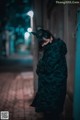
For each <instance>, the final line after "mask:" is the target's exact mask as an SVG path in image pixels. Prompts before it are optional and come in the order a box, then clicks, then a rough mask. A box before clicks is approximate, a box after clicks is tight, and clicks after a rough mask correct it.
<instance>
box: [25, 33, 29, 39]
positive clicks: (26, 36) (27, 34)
mask: <svg viewBox="0 0 80 120" xmlns="http://www.w3.org/2000/svg"><path fill="white" fill-rule="evenodd" d="M29 36H30V34H29V33H28V32H25V33H24V38H25V40H27V39H28V38H29Z"/></svg>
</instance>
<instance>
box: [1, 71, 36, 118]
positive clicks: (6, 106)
mask: <svg viewBox="0 0 80 120" xmlns="http://www.w3.org/2000/svg"><path fill="white" fill-rule="evenodd" d="M33 89H34V88H33V72H21V73H9V72H8V73H0V112H1V111H9V116H10V119H9V120H36V119H37V117H36V116H37V115H36V113H35V111H34V109H33V108H32V107H30V106H29V105H30V103H31V101H32V98H33V94H34V93H33Z"/></svg>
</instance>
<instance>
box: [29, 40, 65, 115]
mask: <svg viewBox="0 0 80 120" xmlns="http://www.w3.org/2000/svg"><path fill="white" fill-rule="evenodd" d="M66 53H67V48H66V44H65V43H64V42H63V41H62V40H60V39H55V40H54V41H53V42H52V43H49V44H47V45H46V46H45V47H44V52H43V57H42V58H41V59H40V60H39V62H38V65H37V70H36V72H37V74H38V91H37V93H36V96H35V98H34V100H33V102H32V104H31V106H33V107H35V110H36V112H54V113H61V112H62V111H63V105H64V101H65V96H66V84H67V64H66V58H65V55H66Z"/></svg>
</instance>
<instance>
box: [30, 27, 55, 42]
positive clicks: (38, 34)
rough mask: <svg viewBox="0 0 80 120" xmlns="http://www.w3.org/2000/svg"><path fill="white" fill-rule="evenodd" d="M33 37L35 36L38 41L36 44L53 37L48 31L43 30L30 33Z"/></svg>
mask: <svg viewBox="0 0 80 120" xmlns="http://www.w3.org/2000/svg"><path fill="white" fill-rule="evenodd" d="M32 34H33V35H35V36H36V37H37V39H38V42H42V41H43V38H46V39H49V38H50V37H51V36H52V37H53V35H52V34H51V33H50V32H49V31H48V30H44V29H38V30H37V31H36V32H32Z"/></svg>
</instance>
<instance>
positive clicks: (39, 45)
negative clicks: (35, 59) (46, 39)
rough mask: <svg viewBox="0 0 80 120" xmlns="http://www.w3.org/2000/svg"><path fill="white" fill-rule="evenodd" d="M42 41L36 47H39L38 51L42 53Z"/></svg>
mask: <svg viewBox="0 0 80 120" xmlns="http://www.w3.org/2000/svg"><path fill="white" fill-rule="evenodd" d="M42 44H43V41H41V42H39V44H38V47H39V51H43V47H42Z"/></svg>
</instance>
